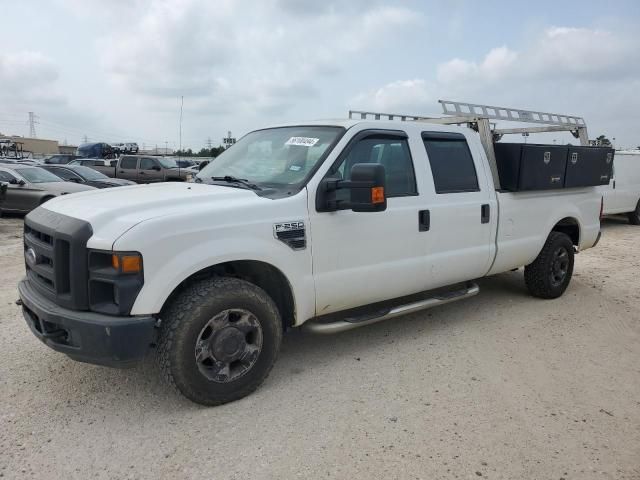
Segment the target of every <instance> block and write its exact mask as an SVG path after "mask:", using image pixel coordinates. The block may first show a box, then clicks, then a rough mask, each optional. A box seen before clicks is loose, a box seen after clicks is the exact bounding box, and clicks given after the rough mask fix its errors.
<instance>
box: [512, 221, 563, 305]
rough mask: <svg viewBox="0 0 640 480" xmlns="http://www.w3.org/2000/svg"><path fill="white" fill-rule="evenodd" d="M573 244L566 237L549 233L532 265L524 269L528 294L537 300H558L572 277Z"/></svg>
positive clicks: (559, 233) (556, 233) (557, 233)
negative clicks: (537, 298)
mask: <svg viewBox="0 0 640 480" xmlns="http://www.w3.org/2000/svg"><path fill="white" fill-rule="evenodd" d="M573 261H574V254H573V243H572V242H571V239H570V238H569V236H568V235H566V234H564V233H561V232H551V233H550V234H549V237H547V241H546V242H545V244H544V247H542V251H541V252H540V253H539V254H538V256H537V257H536V259H535V260H534V261H533V263H531V264H529V265H527V266H526V267H524V281H525V284H526V285H527V289H528V290H529V293H531V295H533V296H534V297H539V298H558V297H559V296H561V295H562V294H563V293H564V291H565V290H566V289H567V287H568V286H569V282H570V281H571V276H572V275H573Z"/></svg>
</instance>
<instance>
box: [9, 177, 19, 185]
mask: <svg viewBox="0 0 640 480" xmlns="http://www.w3.org/2000/svg"><path fill="white" fill-rule="evenodd" d="M9 183H10V184H11V185H17V184H18V180H16V179H15V178H12V179H11V180H9Z"/></svg>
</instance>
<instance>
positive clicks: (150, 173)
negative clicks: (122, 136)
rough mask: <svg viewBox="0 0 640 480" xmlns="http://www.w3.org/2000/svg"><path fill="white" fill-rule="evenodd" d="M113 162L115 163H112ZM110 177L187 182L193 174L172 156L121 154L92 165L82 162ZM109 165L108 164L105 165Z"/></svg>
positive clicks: (151, 181) (149, 181)
mask: <svg viewBox="0 0 640 480" xmlns="http://www.w3.org/2000/svg"><path fill="white" fill-rule="evenodd" d="M114 162H115V163H114ZM83 165H85V166H87V167H91V168H93V169H95V170H97V171H99V172H101V173H104V174H105V175H107V176H109V177H112V178H123V179H125V180H131V181H133V182H136V183H156V182H188V181H191V179H192V178H193V174H192V172H191V171H190V170H188V169H186V168H180V167H179V166H178V164H177V163H176V162H175V160H173V159H172V158H167V157H153V156H147V155H122V156H121V157H120V158H119V159H118V160H112V161H111V162H109V161H107V162H105V163H104V164H102V163H100V162H99V161H96V162H95V164H94V165H90V164H88V163H86V164H85V163H83ZM107 165H109V166H107Z"/></svg>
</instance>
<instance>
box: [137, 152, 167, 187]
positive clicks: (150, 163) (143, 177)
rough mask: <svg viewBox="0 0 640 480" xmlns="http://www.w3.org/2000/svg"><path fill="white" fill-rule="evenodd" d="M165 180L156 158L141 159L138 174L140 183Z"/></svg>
mask: <svg viewBox="0 0 640 480" xmlns="http://www.w3.org/2000/svg"><path fill="white" fill-rule="evenodd" d="M163 180H164V174H163V173H162V168H161V167H160V164H159V163H158V161H157V160H156V159H155V158H150V157H143V158H141V159H140V171H139V172H138V181H139V182H140V183H154V182H161V181H163Z"/></svg>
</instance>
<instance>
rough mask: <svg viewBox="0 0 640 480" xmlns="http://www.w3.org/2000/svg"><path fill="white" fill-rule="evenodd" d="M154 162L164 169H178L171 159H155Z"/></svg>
mask: <svg viewBox="0 0 640 480" xmlns="http://www.w3.org/2000/svg"><path fill="white" fill-rule="evenodd" d="M156 160H157V161H158V162H159V163H160V165H162V166H163V167H164V168H178V164H177V163H176V161H175V160H174V159H173V158H165V157H157V158H156Z"/></svg>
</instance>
